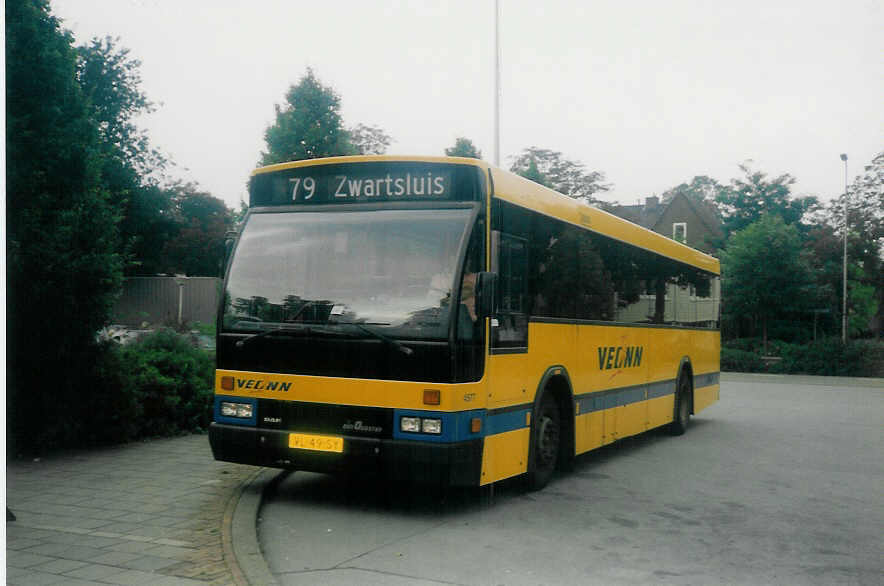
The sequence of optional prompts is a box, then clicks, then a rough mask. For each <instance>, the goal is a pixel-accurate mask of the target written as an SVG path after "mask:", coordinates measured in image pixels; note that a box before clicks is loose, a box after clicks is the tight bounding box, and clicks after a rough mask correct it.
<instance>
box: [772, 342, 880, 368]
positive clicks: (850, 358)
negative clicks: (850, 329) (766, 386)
mask: <svg viewBox="0 0 884 586" xmlns="http://www.w3.org/2000/svg"><path fill="white" fill-rule="evenodd" d="M782 357H783V360H782V362H780V363H779V364H777V365H775V366H774V367H773V368H771V372H778V373H783V374H813V375H821V376H864V377H865V376H868V377H880V376H884V343H881V342H876V341H874V340H851V341H849V342H847V344H844V343H842V342H841V340H840V339H839V338H826V339H822V340H817V341H816V342H811V343H809V344H806V345H803V346H799V345H793V344H790V345H787V346H786V347H785V348H783V352H782Z"/></svg>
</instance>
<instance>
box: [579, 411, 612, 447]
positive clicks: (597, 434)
mask: <svg viewBox="0 0 884 586" xmlns="http://www.w3.org/2000/svg"><path fill="white" fill-rule="evenodd" d="M575 440H576V441H575V444H576V445H575V451H576V453H578V454H582V453H583V452H588V451H590V450H594V449H596V448H600V447H602V446H603V445H605V443H606V442H605V413H604V412H603V411H595V412H593V413H586V414H585V415H578V416H577V428H576V429H575Z"/></svg>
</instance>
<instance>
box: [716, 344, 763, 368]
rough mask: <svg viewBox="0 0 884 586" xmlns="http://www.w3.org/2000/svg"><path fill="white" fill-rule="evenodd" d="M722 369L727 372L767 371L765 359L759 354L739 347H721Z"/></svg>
mask: <svg viewBox="0 0 884 586" xmlns="http://www.w3.org/2000/svg"><path fill="white" fill-rule="evenodd" d="M721 370H723V371H726V372H765V368H764V361H763V360H761V357H760V356H759V355H758V354H755V353H754V352H749V351H746V350H739V349H737V348H722V349H721Z"/></svg>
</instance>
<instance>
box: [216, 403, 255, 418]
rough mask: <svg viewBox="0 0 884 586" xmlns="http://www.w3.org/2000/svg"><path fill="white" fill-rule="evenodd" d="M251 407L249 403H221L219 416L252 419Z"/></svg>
mask: <svg viewBox="0 0 884 586" xmlns="http://www.w3.org/2000/svg"><path fill="white" fill-rule="evenodd" d="M252 413H253V411H252V405H251V404H250V403H231V402H227V401H222V402H221V415H223V416H224V417H240V418H242V419H251V418H252Z"/></svg>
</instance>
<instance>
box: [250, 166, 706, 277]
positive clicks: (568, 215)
mask: <svg viewBox="0 0 884 586" xmlns="http://www.w3.org/2000/svg"><path fill="white" fill-rule="evenodd" d="M384 161H389V162H391V163H392V162H412V163H448V164H458V165H471V166H474V167H477V168H480V169H482V170H483V171H485V172H487V173H490V175H491V178H492V181H493V185H494V194H493V195H494V197H497V198H500V199H502V200H504V201H508V202H510V203H513V204H515V205H518V206H520V207H523V208H526V209H529V210H534V211H536V212H538V213H541V214H543V215H546V216H550V217H553V218H557V219H559V220H562V221H564V222H568V223H570V224H574V225H575V226H582V227H585V228H589V229H591V230H593V231H595V232H598V233H600V234H604V235H605V236H610V237H611V238H614V239H616V240H619V241H621V242H626V243H628V244H632V245H634V246H637V247H639V248H643V249H645V250H650V251H653V252H655V253H658V254H661V255H663V256H666V257H669V258H672V259H674V260H678V261H681V262H684V263H687V264H689V265H692V266H694V267H696V268H699V269H701V270H704V271H707V272H710V273H714V274H716V275H717V274H720V272H721V268H720V264H719V261H718V259H717V258H715V257H713V256H710V255H708V254H706V253H703V252H700V251H699V250H696V249H693V248H691V247H689V246H686V245H684V244H682V243H680V242H677V241H675V240H672V239H671V238H667V237H666V236H663V235H662V234H658V233H656V232H653V231H651V230H648V229H647V228H643V227H641V226H639V225H637V224H633V223H632V222H629V221H627V220H624V219H623V218H619V217H617V216H615V215H613V214H610V213H608V212H605V211H603V210H600V209H597V208H594V207H592V206H589V205H587V204H585V203H583V202H580V201H577V200H575V199H572V198H570V197H568V196H566V195H562V194H560V193H557V192H555V191H553V190H552V189H549V188H546V187H544V186H542V185H539V184H537V183H535V182H533V181H531V180H529V179H525V178H524V177H521V176H519V175H516V174H515V173H511V172H509V171H505V170H503V169H499V168H497V167H493V166H491V165H489V164H488V163H486V162H485V161H482V160H479V159H472V158H467V157H421V156H401V155H353V156H346V157H326V158H321V159H305V160H301V161H292V162H288V163H278V164H275V165H268V166H266V167H259V168H257V169H255V170H254V171H252V176H255V175H260V174H263V173H273V172H275V171H283V170H286V169H294V168H298V167H309V166H314V165H333V164H341V163H368V162H384Z"/></svg>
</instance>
